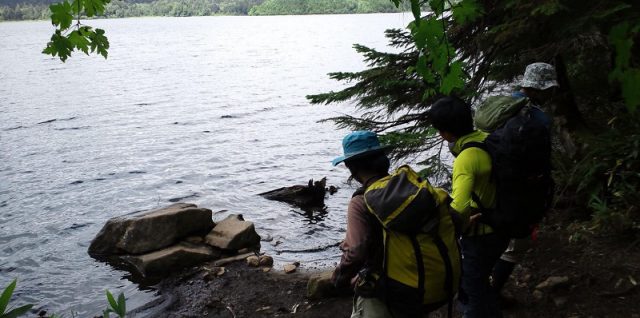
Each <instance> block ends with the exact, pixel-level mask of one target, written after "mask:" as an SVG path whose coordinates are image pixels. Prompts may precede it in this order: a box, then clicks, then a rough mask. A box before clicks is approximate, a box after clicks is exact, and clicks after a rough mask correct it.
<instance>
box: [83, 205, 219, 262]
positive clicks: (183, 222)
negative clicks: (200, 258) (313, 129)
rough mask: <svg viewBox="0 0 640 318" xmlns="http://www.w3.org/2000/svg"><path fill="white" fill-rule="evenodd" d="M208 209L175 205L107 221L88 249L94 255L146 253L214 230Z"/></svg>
mask: <svg viewBox="0 0 640 318" xmlns="http://www.w3.org/2000/svg"><path fill="white" fill-rule="evenodd" d="M213 226H214V223H213V220H212V213H211V210H209V209H203V208H198V207H197V206H196V205H195V204H187V203H176V204H173V205H170V206H168V207H165V208H161V209H157V210H151V211H143V212H137V213H134V214H131V215H127V216H124V217H115V218H112V219H110V220H109V221H107V223H106V224H105V225H104V226H103V227H102V230H100V232H99V233H98V235H96V237H95V238H94V239H93V241H92V242H91V245H90V246H89V254H91V255H114V254H115V255H121V254H143V253H148V252H151V251H155V250H159V249H162V248H165V247H168V246H170V245H172V244H175V243H176V242H178V241H180V239H182V238H184V237H187V236H190V235H194V234H198V233H207V232H208V231H210V230H211V228H213Z"/></svg>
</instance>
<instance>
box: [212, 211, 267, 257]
mask: <svg viewBox="0 0 640 318" xmlns="http://www.w3.org/2000/svg"><path fill="white" fill-rule="evenodd" d="M205 242H206V243H207V244H209V245H211V246H214V247H218V248H221V249H224V250H233V251H237V250H240V249H243V248H251V247H255V246H256V245H258V244H260V236H259V235H258V233H256V229H255V227H254V226H253V223H252V222H249V221H245V220H244V219H243V218H242V215H235V214H232V215H229V216H228V217H227V218H226V219H224V220H222V221H220V222H218V224H216V226H215V227H214V228H213V230H211V232H209V234H207V236H206V237H205Z"/></svg>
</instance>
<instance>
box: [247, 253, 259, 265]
mask: <svg viewBox="0 0 640 318" xmlns="http://www.w3.org/2000/svg"><path fill="white" fill-rule="evenodd" d="M247 265H249V266H251V267H258V266H259V265H260V259H259V258H258V256H255V255H251V256H249V257H247Z"/></svg>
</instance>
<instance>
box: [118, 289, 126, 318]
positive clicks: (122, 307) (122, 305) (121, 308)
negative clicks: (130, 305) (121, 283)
mask: <svg viewBox="0 0 640 318" xmlns="http://www.w3.org/2000/svg"><path fill="white" fill-rule="evenodd" d="M126 313H127V304H126V302H125V299H124V294H123V293H120V295H119V296H118V315H120V318H123V317H124V315H125V314H126Z"/></svg>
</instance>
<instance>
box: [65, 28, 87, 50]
mask: <svg viewBox="0 0 640 318" xmlns="http://www.w3.org/2000/svg"><path fill="white" fill-rule="evenodd" d="M89 34H90V33H86V32H84V35H83V33H82V32H80V31H79V30H75V31H73V32H71V33H69V35H68V36H67V38H68V39H69V42H71V44H72V45H73V46H74V47H75V48H77V49H78V50H80V51H82V52H84V53H85V54H87V55H89V44H90V42H89V39H88V38H87V36H88V35H89Z"/></svg>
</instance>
